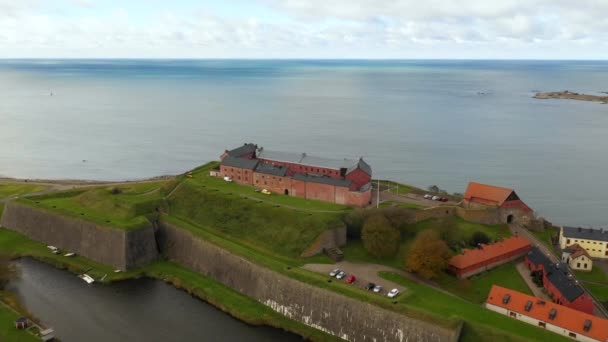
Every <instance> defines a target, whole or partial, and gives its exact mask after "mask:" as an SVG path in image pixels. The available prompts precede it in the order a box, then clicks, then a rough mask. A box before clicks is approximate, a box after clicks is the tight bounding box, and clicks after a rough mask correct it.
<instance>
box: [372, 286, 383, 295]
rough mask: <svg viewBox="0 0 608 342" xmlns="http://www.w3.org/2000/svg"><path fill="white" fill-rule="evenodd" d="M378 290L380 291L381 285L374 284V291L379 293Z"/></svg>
mask: <svg viewBox="0 0 608 342" xmlns="http://www.w3.org/2000/svg"><path fill="white" fill-rule="evenodd" d="M380 292H382V286H380V285H376V286H374V293H380Z"/></svg>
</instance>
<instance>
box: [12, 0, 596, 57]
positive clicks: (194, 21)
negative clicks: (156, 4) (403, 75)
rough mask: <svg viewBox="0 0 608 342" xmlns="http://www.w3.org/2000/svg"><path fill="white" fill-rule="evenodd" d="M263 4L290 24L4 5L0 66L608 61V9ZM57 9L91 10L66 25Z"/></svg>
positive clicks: (76, 2)
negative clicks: (117, 61)
mask: <svg viewBox="0 0 608 342" xmlns="http://www.w3.org/2000/svg"><path fill="white" fill-rule="evenodd" d="M259 1H260V5H259V6H262V7H264V6H267V7H265V8H267V9H268V10H272V11H275V12H277V13H279V14H280V15H282V16H283V17H284V18H286V19H287V20H281V21H280V22H276V21H272V20H271V19H268V18H256V17H253V16H247V15H241V16H231V17H222V16H218V15H215V14H213V13H212V12H210V11H209V10H204V9H201V10H200V11H197V12H193V13H191V14H189V15H183V14H181V15H178V14H175V13H163V12H157V13H155V14H152V15H150V14H146V17H142V16H143V15H144V14H141V13H139V12H136V11H133V10H131V11H128V10H125V9H121V8H116V9H114V10H113V11H109V12H103V13H102V12H101V11H97V10H90V9H91V8H94V9H96V7H97V5H99V4H100V3H99V2H96V1H95V0H63V1H61V0H49V2H44V3H43V2H41V1H37V0H20V1H13V0H0V57H53V56H56V57H235V58H238V57H269V58H275V57H328V58H339V57H360V58H369V57H371V58H374V57H375V58H424V57H431V58H442V57H444V58H512V57H519V58H602V57H605V56H606V54H607V53H608V43H607V41H608V34H607V32H608V18H607V17H606V16H605V15H604V14H605V13H608V0H577V1H566V0H553V1H549V0H493V1H487V0H484V1H482V0H461V1H449V0H425V1H414V0H392V1H390V0H388V1H380V0H357V1H355V0H350V1H349V0H332V1H327V0H259ZM176 3H178V2H176ZM49 4H51V5H52V6H50V5H49ZM57 6H59V7H61V6H63V7H67V6H73V7H76V8H83V9H84V10H83V11H82V12H81V13H79V15H70V16H68V15H64V14H63V13H64V12H62V11H57V10H56V7H57ZM176 6H177V5H176ZM49 8H52V10H51V9H49ZM64 9H65V8H64ZM556 51H559V54H558V52H556ZM564 51H566V52H567V53H564Z"/></svg>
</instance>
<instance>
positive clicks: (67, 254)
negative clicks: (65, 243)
mask: <svg viewBox="0 0 608 342" xmlns="http://www.w3.org/2000/svg"><path fill="white" fill-rule="evenodd" d="M75 255H76V253H65V254H64V255H63V256H64V257H68V258H69V257H73V256H75Z"/></svg>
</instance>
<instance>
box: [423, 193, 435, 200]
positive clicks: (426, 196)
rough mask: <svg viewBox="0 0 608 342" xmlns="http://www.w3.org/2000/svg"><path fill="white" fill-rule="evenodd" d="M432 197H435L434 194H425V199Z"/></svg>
mask: <svg viewBox="0 0 608 342" xmlns="http://www.w3.org/2000/svg"><path fill="white" fill-rule="evenodd" d="M431 198H433V195H429V194H426V195H424V199H431Z"/></svg>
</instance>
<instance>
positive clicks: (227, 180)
mask: <svg viewBox="0 0 608 342" xmlns="http://www.w3.org/2000/svg"><path fill="white" fill-rule="evenodd" d="M224 180H225V181H226V182H232V178H230V177H224Z"/></svg>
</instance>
